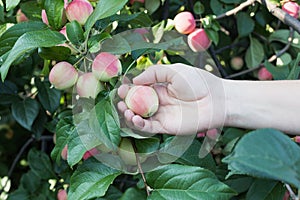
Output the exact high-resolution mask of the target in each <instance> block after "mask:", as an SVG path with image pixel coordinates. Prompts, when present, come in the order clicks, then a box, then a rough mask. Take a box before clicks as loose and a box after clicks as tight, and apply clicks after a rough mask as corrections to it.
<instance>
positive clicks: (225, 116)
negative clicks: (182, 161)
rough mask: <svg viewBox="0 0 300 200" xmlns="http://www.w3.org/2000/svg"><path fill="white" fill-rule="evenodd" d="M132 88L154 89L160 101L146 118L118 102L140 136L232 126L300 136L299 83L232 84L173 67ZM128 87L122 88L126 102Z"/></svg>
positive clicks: (145, 76)
mask: <svg viewBox="0 0 300 200" xmlns="http://www.w3.org/2000/svg"><path fill="white" fill-rule="evenodd" d="M133 84H135V85H152V86H153V87H154V89H155V90H156V92H157V94H158V96H159V101H160V105H159V109H158V112H157V113H156V114H155V115H154V116H152V117H150V118H147V119H144V118H142V117H141V116H139V115H135V114H134V113H133V112H132V111H131V110H129V109H128V108H127V106H126V104H125V103H124V102H123V101H121V102H119V103H118V109H119V111H120V112H122V113H123V114H124V117H125V120H126V121H127V124H128V125H129V126H131V127H132V128H134V129H137V130H140V131H144V132H147V133H154V134H155V133H165V134H172V135H177V134H180V135H187V134H196V133H197V132H201V131H206V130H209V129H213V128H222V127H224V126H229V127H239V128H247V129H258V128H275V129H278V130H281V131H283V132H285V133H288V134H293V135H300V80H287V81H244V80H243V81H239V80H234V81H233V80H225V79H221V78H219V77H216V76H214V75H212V74H211V73H209V72H207V71H204V70H201V69H198V68H195V67H191V66H187V65H184V64H172V65H154V66H151V67H149V68H148V69H146V70H145V71H144V72H143V73H141V74H140V75H139V76H137V77H135V78H134V79H133ZM129 88H130V86H129V85H126V84H124V85H122V86H121V87H120V88H119V89H118V94H119V96H120V97H121V98H122V99H124V98H125V96H126V94H127V92H128V90H129Z"/></svg>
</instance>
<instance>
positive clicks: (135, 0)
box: [130, 0, 145, 5]
mask: <svg viewBox="0 0 300 200" xmlns="http://www.w3.org/2000/svg"><path fill="white" fill-rule="evenodd" d="M134 2H140V3H145V0H130V4H131V5H132V4H133V3H134Z"/></svg>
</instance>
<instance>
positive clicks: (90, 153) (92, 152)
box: [82, 148, 100, 160]
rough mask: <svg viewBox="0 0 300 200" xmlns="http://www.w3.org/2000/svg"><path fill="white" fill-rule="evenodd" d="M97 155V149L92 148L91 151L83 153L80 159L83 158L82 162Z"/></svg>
mask: <svg viewBox="0 0 300 200" xmlns="http://www.w3.org/2000/svg"><path fill="white" fill-rule="evenodd" d="M99 153H100V152H99V150H98V149H97V148H92V149H90V150H88V151H87V152H85V153H84V155H83V157H82V158H83V160H86V159H88V158H90V157H92V156H94V155H97V154H99Z"/></svg>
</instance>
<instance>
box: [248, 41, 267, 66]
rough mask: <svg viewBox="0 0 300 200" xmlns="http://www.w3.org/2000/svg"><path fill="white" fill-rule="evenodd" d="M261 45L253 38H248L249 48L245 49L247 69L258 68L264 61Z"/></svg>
mask: <svg viewBox="0 0 300 200" xmlns="http://www.w3.org/2000/svg"><path fill="white" fill-rule="evenodd" d="M264 55H265V54H264V50H263V46H262V44H261V43H260V42H259V41H258V40H257V39H255V38H252V37H250V47H249V48H248V49H247V52H246V57H245V61H246V64H247V67H248V68H253V67H256V66H258V65H259V64H260V63H261V62H262V61H263V59H264Z"/></svg>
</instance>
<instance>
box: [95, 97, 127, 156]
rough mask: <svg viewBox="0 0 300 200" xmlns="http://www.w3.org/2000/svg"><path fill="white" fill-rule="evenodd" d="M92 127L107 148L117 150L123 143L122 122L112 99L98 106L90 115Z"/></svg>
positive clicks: (102, 101) (105, 100)
mask: <svg viewBox="0 0 300 200" xmlns="http://www.w3.org/2000/svg"><path fill="white" fill-rule="evenodd" d="M90 126H91V127H92V130H93V132H94V133H97V137H98V138H99V140H101V142H102V143H103V144H104V145H105V146H107V147H108V148H109V149H115V150H116V148H117V147H118V145H119V143H120V141H121V136H120V121H119V116H118V112H117V111H116V109H115V107H114V105H113V104H112V102H111V99H110V98H106V99H102V100H101V101H100V102H99V103H97V104H96V106H95V108H94V110H93V111H92V113H91V115H90Z"/></svg>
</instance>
